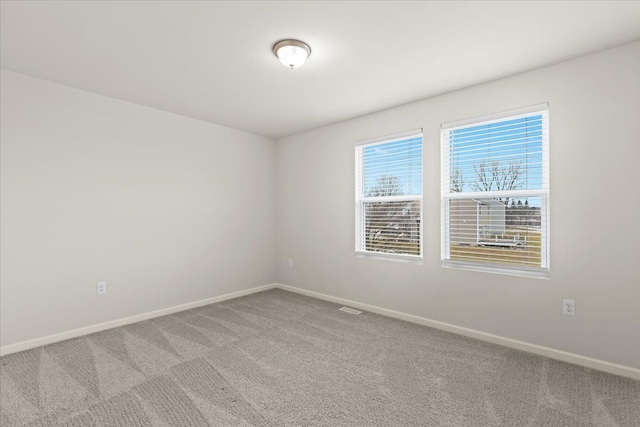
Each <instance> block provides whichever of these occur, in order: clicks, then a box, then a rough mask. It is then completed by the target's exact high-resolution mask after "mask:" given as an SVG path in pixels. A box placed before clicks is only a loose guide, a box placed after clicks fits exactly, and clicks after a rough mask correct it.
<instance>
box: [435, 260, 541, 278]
mask: <svg viewBox="0 0 640 427" xmlns="http://www.w3.org/2000/svg"><path fill="white" fill-rule="evenodd" d="M442 267H443V268H453V269H457V270H470V271H480V272H482V273H494V274H505V275H509V276H519V277H531V278H534V279H549V278H550V277H549V270H548V269H546V268H540V269H526V268H509V267H503V266H494V265H482V264H474V263H470V262H460V261H452V260H442Z"/></svg>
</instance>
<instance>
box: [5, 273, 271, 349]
mask: <svg viewBox="0 0 640 427" xmlns="http://www.w3.org/2000/svg"><path fill="white" fill-rule="evenodd" d="M276 286H277V285H276V284H275V283H272V284H269V285H264V286H258V287H255V288H251V289H245V290H243V291H237V292H231V293H229V294H225V295H220V296H217V297H212V298H206V299H203V300H199V301H194V302H189V303H186V304H180V305H175V306H173V307H167V308H162V309H160V310H155V311H149V312H147V313H142V314H136V315H135V316H130V317H125V318H122V319H116V320H111V321H109V322H104V323H98V324H96V325H91V326H86V327H83V328H78V329H73V330H71V331H66V332H61V333H58V334H53V335H47V336H45V337H41V338H35V339H32V340H28V341H21V342H18V343H15V344H9V345H5V346H2V347H0V356H4V355H7V354H11V353H16V352H18V351H23V350H29V349H31V348H35V347H40V346H43V345H47V344H52V343H54V342H58V341H64V340H68V339H71V338H76V337H80V336H83V335H88V334H93V333H95V332H100V331H104V330H106V329H111V328H117V327H119V326H124V325H129V324H131V323H136V322H141V321H143V320H148V319H153V318H155V317H160V316H166V315H167V314H172V313H177V312H179V311H184V310H190V309H192V308H197V307H202V306H204V305H209V304H213V303H216V302H221V301H226V300H230V299H234V298H238V297H242V296H245V295H249V294H254V293H256V292H262V291H266V290H268V289H273V288H275V287H276Z"/></svg>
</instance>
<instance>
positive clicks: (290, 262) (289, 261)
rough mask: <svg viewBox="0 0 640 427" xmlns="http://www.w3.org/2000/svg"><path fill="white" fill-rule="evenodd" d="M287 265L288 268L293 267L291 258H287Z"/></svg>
mask: <svg viewBox="0 0 640 427" xmlns="http://www.w3.org/2000/svg"><path fill="white" fill-rule="evenodd" d="M287 266H289V268H293V260H292V259H289V260H288V261H287Z"/></svg>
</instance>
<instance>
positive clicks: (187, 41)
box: [0, 1, 640, 137]
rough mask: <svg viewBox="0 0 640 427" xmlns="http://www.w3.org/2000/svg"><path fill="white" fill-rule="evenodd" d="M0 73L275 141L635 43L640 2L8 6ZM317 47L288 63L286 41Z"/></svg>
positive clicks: (4, 16)
mask: <svg viewBox="0 0 640 427" xmlns="http://www.w3.org/2000/svg"><path fill="white" fill-rule="evenodd" d="M1 8H2V10H1V19H2V20H1V46H0V47H1V53H2V55H1V63H2V67H3V68H5V69H8V70H12V71H17V72H20V73H24V74H28V75H32V76H35V77H39V78H43V79H47V80H51V81H54V82H58V83H62V84H66V85H69V86H73V87H76V88H80V89H85V90H88V91H91V92H96V93H99V94H103V95H107V96H111V97H114V98H119V99H123V100H127V101H131V102H135V103H138V104H142V105H147V106H149V107H154V108H158V109H162V110H166V111H171V112H174V113H178V114H182V115H185V116H190V117H195V118H198V119H202V120H206V121H209V122H213V123H217V124H220V125H224V126H229V127H232V128H236V129H241V130H245V131H249V132H253V133H257V134H262V135H267V136H270V137H281V136H284V135H290V134H294V133H297V132H301V131H304V130H308V129H312V128H316V127H319V126H322V125H325V124H329V123H334V122H337V121H341V120H345V119H349V118H353V117H356V116H361V115H364V114H368V113H371V112H374V111H379V110H382V109H386V108H390V107H393V106H396V105H400V104H404V103H407V102H410V101H415V100H418V99H422V98H426V97H429V96H433V95H437V94H441V93H444V92H449V91H452V90H456V89H460V88H463V87H467V86H471V85H474V84H478V83H481V82H485V81H489V80H493V79H497V78H500V77H504V76H507V75H511V74H515V73H518V72H521V71H525V70H530V69H533V68H537V67H541V66H544V65H547V64H551V63H554V62H558V61H562V60H565V59H568V58H572V57H576V56H580V55H584V54H587V53H591V52H595V51H598V50H601V49H604V48H608V47H611V46H615V45H619V44H623V43H627V42H631V41H634V40H638V39H640V2H637V1H635V2H545V1H542V2H159V1H158V2H106V1H105V2H76V1H71V2H63V1H57V2H6V1H3V2H2V5H1ZM288 37H292V38H299V39H301V40H303V41H305V42H307V43H308V44H309V45H310V46H311V49H312V54H311V57H310V58H309V61H308V62H307V64H306V65H304V66H303V67H302V68H298V69H295V70H288V69H286V68H285V67H283V66H282V65H281V64H280V63H279V62H278V60H277V59H276V57H275V56H273V54H272V53H271V47H272V45H273V44H274V43H275V42H276V41H278V40H279V39H282V38H288Z"/></svg>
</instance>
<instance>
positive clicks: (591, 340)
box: [277, 42, 640, 368]
mask: <svg viewBox="0 0 640 427" xmlns="http://www.w3.org/2000/svg"><path fill="white" fill-rule="evenodd" d="M423 59H424V60H428V58H423ZM435 66H437V64H436V63H434V67H435ZM400 75H401V71H399V76H398V78H401V77H400ZM428 78H429V76H428V75H425V79H428ZM381 84H391V85H392V84H393V82H392V81H388V82H381ZM543 102H549V104H550V162H551V189H550V191H551V193H550V197H551V205H550V206H551V207H550V209H551V217H550V219H551V229H550V232H551V235H550V244H551V278H550V279H549V280H542V279H532V278H521V277H513V276H504V275H496V274H490V273H480V272H472V271H462V270H453V269H444V268H442V267H441V264H440V199H439V196H440V175H439V170H440V147H439V144H440V134H439V132H440V124H441V123H443V122H449V121H454V120H459V119H464V118H469V117H474V116H480V115H485V114H490V113H495V112H500V111H505V110H510V109H515V108H519V107H525V106H529V105H533V104H539V103H543ZM418 127H423V128H424V247H425V258H424V263H423V265H416V264H407V263H400V262H392V261H382V260H378V259H370V258H364V259H363V258H356V256H355V254H354V239H355V238H354V227H355V225H354V222H355V217H354V216H355V205H354V142H355V141H356V140H361V139H367V138H372V137H377V136H382V135H387V134H391V133H395V132H400V131H404V130H409V129H415V128H418ZM277 156H278V279H279V282H281V283H284V284H287V285H291V286H296V287H300V288H304V289H307V290H311V291H316V292H321V293H325V294H329V295H332V296H336V297H342V298H347V299H351V300H355V301H359V302H363V303H367V304H373V305H377V306H381V307H384V308H389V309H393V310H398V311H401V312H405V313H409V314H414V315H418V316H423V317H426V318H430V319H434V320H439V321H443V322H448V323H451V324H454V325H458V326H463V327H468V328H472V329H476V330H480V331H484V332H488V333H493V334H496V335H501V336H504V337H508V338H512V339H518V340H522V341H526V342H529V343H533V344H538V345H543V346H547V347H551V348H555V349H559V350H565V351H569V352H573V353H577V354H581V355H584V356H589V357H594V358H598V359H603V360H606V361H609V362H614V363H620V364H623V365H627V366H631V367H635V368H640V273H639V272H640V266H639V263H640V227H638V219H639V212H640V191H639V189H638V188H639V187H638V186H639V185H640V184H639V183H640V180H639V179H638V173H639V171H640V43H638V42H636V43H633V44H629V45H625V46H622V47H618V48H615V49H610V50H607V51H603V52H600V53H597V54H593V55H589V56H586V57H582V58H579V59H576V60H572V61H569V62H565V63H561V64H557V65H554V66H550V67H546V68H543V69H539V70H535V71H532V72H528V73H524V74H520V75H517V76H514V77H510V78H506V79H501V80H498V81H494V82H491V83H487V84H483V85H480V86H476V87H472V88H468V89H465V90H461V91H458V92H454V93H450V94H446V95H443V96H439V97H435V98H431V99H427V100H424V101H420V102H417V103H413V104H409V105H405V106H402V107H398V108H393V109H390V110H386V111H382V112H379V113H376V114H373V115H369V116H366V117H362V118H358V119H355V120H350V121H346V122H342V123H339V124H335V125H332V126H327V127H324V128H320V129H317V130H313V131H310V132H306V133H302V134H299V135H295V136H291V137H287V138H283V139H281V140H279V141H278V144H277ZM288 258H292V259H293V260H294V267H293V268H291V269H290V268H288V267H287V264H286V260H287V259H288ZM562 298H573V299H575V300H576V310H577V315H576V316H575V317H571V316H563V315H562V314H561V303H562Z"/></svg>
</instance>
